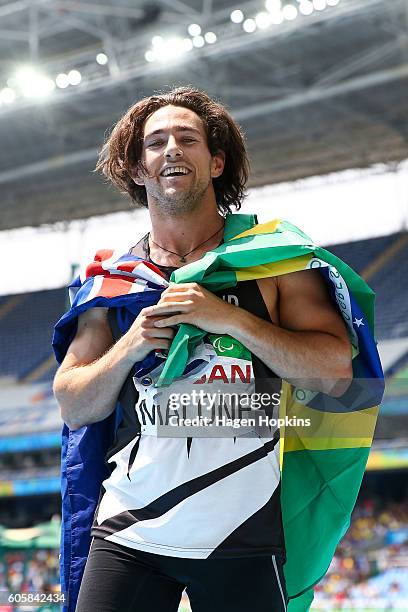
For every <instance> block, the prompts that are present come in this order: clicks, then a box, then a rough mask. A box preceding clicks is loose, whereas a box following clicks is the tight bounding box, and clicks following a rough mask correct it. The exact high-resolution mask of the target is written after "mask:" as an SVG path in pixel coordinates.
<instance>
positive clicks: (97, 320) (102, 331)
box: [57, 307, 114, 374]
mask: <svg viewBox="0 0 408 612" xmlns="http://www.w3.org/2000/svg"><path fill="white" fill-rule="evenodd" d="M113 344H114V340H113V337H112V332H111V330H110V326H109V322H108V308H103V307H96V308H89V309H88V310H86V311H85V312H83V313H81V314H80V315H79V317H78V326H77V331H76V334H75V337H74V339H73V340H72V342H71V344H70V346H69V348H68V351H67V354H66V356H65V359H64V361H63V362H62V364H61V366H60V368H59V370H58V372H57V374H58V373H61V372H63V371H65V370H67V369H70V368H73V367H77V366H80V365H86V364H89V363H92V362H93V361H95V360H96V359H98V358H99V357H101V356H102V355H103V354H104V353H105V352H106V351H107V350H108V349H109V348H110V347H111V346H112V345H113Z"/></svg>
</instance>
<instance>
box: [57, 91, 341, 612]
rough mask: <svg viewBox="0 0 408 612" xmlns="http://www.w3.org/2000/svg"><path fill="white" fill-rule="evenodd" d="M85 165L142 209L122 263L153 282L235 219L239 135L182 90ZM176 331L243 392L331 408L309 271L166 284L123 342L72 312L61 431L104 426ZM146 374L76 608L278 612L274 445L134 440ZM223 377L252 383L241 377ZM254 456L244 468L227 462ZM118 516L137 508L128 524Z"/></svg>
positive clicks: (329, 338)
mask: <svg viewBox="0 0 408 612" xmlns="http://www.w3.org/2000/svg"><path fill="white" fill-rule="evenodd" d="M97 168H98V169H101V170H103V171H104V173H105V174H106V175H107V176H108V177H109V178H110V179H111V180H112V181H113V182H114V184H116V185H117V186H118V187H119V189H121V190H122V191H126V192H127V193H128V194H129V195H130V196H131V197H132V199H133V200H135V201H138V202H139V203H142V204H144V205H147V206H148V209H149V214H150V218H151V225H152V229H151V231H150V232H149V234H148V235H147V236H146V237H144V239H142V240H141V241H140V242H139V243H138V244H137V245H136V246H135V247H133V249H132V251H131V254H132V255H135V256H138V257H141V258H143V259H146V260H148V261H149V260H150V262H152V263H153V264H154V265H155V266H157V268H158V269H159V270H160V271H161V273H162V274H164V275H165V276H167V278H169V274H170V273H171V271H172V270H174V269H176V268H178V267H181V266H183V265H185V264H189V263H191V262H194V261H197V260H199V259H200V258H202V256H203V255H204V254H205V253H206V252H208V251H211V250H213V249H215V248H216V247H218V246H219V245H220V244H221V243H222V240H223V231H224V223H225V214H228V213H229V212H230V208H231V206H232V205H235V207H236V208H237V209H239V207H240V204H241V201H242V199H243V190H244V187H245V182H246V179H247V174H248V170H247V169H248V162H247V157H246V153H245V147H244V142H243V137H242V134H241V132H240V130H239V128H238V126H237V125H236V124H235V123H234V121H233V120H232V118H231V117H230V116H229V115H228V113H227V111H226V110H225V109H224V108H223V107H222V106H221V105H220V104H218V103H216V102H214V101H213V100H211V99H210V98H209V97H208V96H207V95H206V94H204V93H203V92H199V91H197V90H194V89H190V88H179V89H176V90H173V91H171V92H169V93H167V94H164V95H161V96H152V97H150V98H146V99H145V100H142V101H141V102H139V103H137V104H135V105H134V106H133V107H132V108H130V109H129V111H128V112H127V113H126V115H125V116H124V117H123V118H122V119H121V120H120V121H119V122H118V124H117V125H116V127H115V129H114V131H113V133H112V135H111V137H110V139H109V140H108V142H107V144H106V145H105V147H104V149H103V150H102V153H101V157H100V160H99V164H98V166H97ZM228 296H230V297H228ZM223 297H224V298H225V299H223ZM180 323H191V324H194V325H195V326H197V327H199V328H201V329H202V330H204V331H205V332H207V333H208V338H209V339H210V340H208V342H209V343H210V344H211V342H212V340H211V338H213V337H214V335H228V336H229V337H232V338H233V339H235V341H236V342H237V346H239V347H241V348H240V350H241V349H242V350H241V354H240V355H241V356H240V357H239V364H240V366H239V367H241V366H242V368H243V369H242V370H238V369H236V370H235V372H238V371H239V372H246V371H249V372H250V373H251V376H250V378H251V379H252V378H255V379H258V383H259V382H260V381H261V380H263V381H271V380H272V381H273V383H274V384H275V383H276V381H281V380H282V379H286V380H288V381H292V380H293V381H294V380H296V381H297V382H299V380H301V381H305V386H306V388H309V389H314V390H317V391H322V392H324V393H327V394H329V395H332V396H334V397H336V396H340V395H341V394H343V393H344V392H345V390H346V389H347V385H348V384H349V381H350V380H351V377H352V368H351V348H350V342H349V339H348V335H347V330H346V327H345V324H344V322H343V320H342V318H341V316H340V315H339V313H338V312H337V311H336V309H335V307H334V306H333V304H332V301H331V300H330V298H329V295H328V292H327V289H326V286H325V283H324V281H323V279H322V278H321V277H320V274H319V273H318V272H317V271H314V270H302V271H301V272H292V273H290V274H282V275H280V276H276V277H273V278H265V279H262V280H257V281H248V282H247V283H246V284H245V283H239V289H237V291H236V292H235V293H233V292H230V293H228V295H226V294H225V292H218V294H217V292H216V293H213V292H210V291H209V290H207V289H205V288H204V287H202V286H200V285H199V284H197V283H178V284H170V285H169V286H168V287H167V288H166V289H165V290H164V291H163V293H162V294H161V297H160V300H159V301H158V303H157V304H155V305H152V306H149V307H146V308H144V309H142V311H141V312H140V314H139V315H138V316H137V317H136V318H135V320H134V322H133V323H132V325H131V326H130V327H129V329H128V330H127V331H126V333H124V334H123V335H120V334H115V332H114V325H115V323H114V321H112V319H111V318H109V319H108V309H107V308H90V309H89V310H87V311H85V312H84V313H83V314H81V315H80V317H79V320H78V328H77V332H76V335H75V338H74V339H73V341H72V343H71V345H70V348H69V350H68V352H67V355H66V357H65V359H64V361H63V363H62V365H61V367H60V369H59V370H58V372H57V375H56V377H55V380H54V393H55V395H56V398H57V400H58V402H59V404H60V407H61V415H62V418H63V420H64V421H65V423H66V424H67V425H68V426H69V428H70V429H71V430H76V429H79V428H80V427H82V426H83V425H86V424H89V423H95V422H98V421H101V420H103V419H105V418H106V417H108V416H109V415H110V414H111V413H112V412H113V411H114V409H115V406H116V402H117V399H118V396H119V394H120V393H121V392H123V389H124V385H125V383H126V381H128V382H129V372H130V370H131V368H132V366H133V365H134V364H135V363H136V362H142V361H143V360H144V359H145V358H146V357H147V356H148V355H149V354H150V353H151V352H152V351H153V350H156V351H157V350H158V351H168V350H169V348H170V345H171V342H172V339H173V337H174V334H175V326H177V325H178V324H180ZM115 335H116V337H115V338H114V336H115ZM220 337H221V336H220ZM115 340H116V341H115ZM210 344H208V345H207V346H210ZM210 348H211V350H214V351H216V348H217V347H216V344H215V343H214V342H213V344H212V345H211V347H210ZM221 350H222V351H226V350H227V347H225V346H224V347H223V348H222V349H221ZM216 354H217V355H218V357H219V358H220V360H221V358H222V355H221V353H220V352H219V351H218V353H216ZM211 363H212V362H211ZM223 363H225V361H224V362H223ZM235 367H236V368H238V365H237V364H235ZM246 368H249V370H248V369H246ZM159 371H160V368H159V369H158V371H156V370H154V371H153V372H152V373H151V376H150V378H149V380H148V382H147V383H146V382H145V379H144V378H140V379H136V380H135V379H134V381H133V382H134V384H135V389H136V395H134V399H133V400H131V401H129V402H128V404H127V408H126V410H127V418H128V421H127V424H126V425H125V426H124V427H122V430H121V439H117V440H116V442H115V444H114V445H113V447H112V448H111V449H110V451H109V453H108V455H107V459H108V461H109V462H111V463H112V465H113V464H114V463H116V467H115V468H114V469H113V471H112V473H111V476H110V478H109V479H108V480H107V481H104V485H103V488H102V490H101V496H100V500H99V504H98V509H97V511H96V513H95V521H94V525H93V529H92V535H93V541H92V545H91V550H90V553H89V558H88V562H87V565H86V568H85V573H84V577H83V580H82V585H81V591H80V595H79V599H78V605H77V610H78V611H79V612H84V611H85V610H88V609H89V608H90V606H91V605H92V606H94V607H96V608H97V609H98V610H99V611H100V612H105V611H108V610H109V611H110V610H112V611H113V610H121V611H125V610H129V612H130V610H133V609H138V610H139V609H140V610H148V609H154V610H155V611H157V612H159V611H160V610H163V611H170V610H177V608H178V604H179V601H180V598H181V594H182V591H183V589H184V588H186V589H187V593H188V595H189V598H190V601H191V605H192V608H193V610H194V612H204V611H207V610H215V611H217V610H219V611H220V612H221V610H222V611H223V612H227V611H229V610H231V611H232V610H245V611H246V610H249V609H252V610H255V611H261V610H271V609H272V610H274V611H275V612H278V611H280V610H286V605H287V595H286V590H285V583H284V578H283V572H282V566H283V563H284V560H285V550H284V548H285V547H284V539H283V532H282V525H281V516H280V505H279V504H280V502H279V494H280V482H279V444H278V440H277V437H276V436H275V438H274V439H273V440H270V441H269V442H267V443H263V442H262V441H260V439H258V438H257V439H254V438H239V437H238V438H237V439H235V437H234V439H233V440H232V439H231V438H229V439H228V438H225V439H224V438H223V439H212V438H197V439H194V441H192V440H191V438H188V439H187V446H186V445H185V441H183V440H182V439H180V438H174V439H166V438H159V437H155V436H154V435H151V434H150V435H149V434H148V435H144V434H143V431H144V430H143V428H141V427H140V425H141V423H140V421H141V419H142V417H143V414H142V408H143V406H145V404H143V401H149V399H148V398H150V399H151V391H152V389H153V387H154V385H152V384H151V383H152V382H154V381H155V380H156V379H157V378H155V376H156V375H157V374H158V373H159ZM219 372H221V370H219V371H218V376H217V378H218V380H220V378H221V379H222V381H223V382H224V380H223V376H224V375H221V374H219ZM200 373H201V371H200ZM209 376H210V371H209V370H208V369H207V370H205V374H204V377H208V378H207V380H209ZM145 378H146V377H145ZM202 378H203V377H201V378H200V379H199V380H198V379H197V377H194V376H190V378H189V379H188V380H189V381H190V384H196V383H197V382H200V381H201V380H202ZM214 378H215V376H214ZM225 382H230V380H225ZM238 382H242V385H243V388H244V389H247V390H253V388H254V387H253V386H251V383H250V382H249V380H247V379H246V378H245V376H243V377H241V378H240V381H238ZM245 385H247V386H245ZM255 388H256V387H255ZM274 388H276V385H275V387H274ZM149 393H150V395H149ZM143 394H145V396H143ZM143 397H145V398H146V400H143V401H142V398H143ZM135 414H136V415H137V418H136V417H135ZM132 419H133V420H132ZM260 452H262V455H259V453H260ZM254 453H255V454H256V453H258V455H257V457H258V456H259V460H257V461H255V460H254V461H253V462H247V463H245V464H243V463H242V461H243V459H244V458H245V457H249V456H254ZM240 462H241V463H240ZM228 466H234V467H233V468H231V469H230V467H228ZM226 470H227V473H226ZM228 470H230V471H228ZM203 483H204V484H203ZM183 487H184V489H183ZM186 487H187V489H188V491H187V492H185V489H186ZM180 491H181V493H180ZM172 498H174V499H173V501H172ZM174 500H176V501H174ZM131 509H139V510H138V512H139V514H137V511H136V510H135V512H134V513H133V515H132V516H136V518H137V520H136V521H132V520H129V512H130V510H131ZM135 513H136V515H135Z"/></svg>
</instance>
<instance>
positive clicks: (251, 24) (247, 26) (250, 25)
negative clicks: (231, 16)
mask: <svg viewBox="0 0 408 612" xmlns="http://www.w3.org/2000/svg"><path fill="white" fill-rule="evenodd" d="M242 27H243V28H244V30H245V32H248V33H249V34H250V33H251V32H255V30H256V22H255V19H245V21H244V23H243V24H242Z"/></svg>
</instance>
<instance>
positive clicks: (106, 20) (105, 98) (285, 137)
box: [0, 0, 408, 230]
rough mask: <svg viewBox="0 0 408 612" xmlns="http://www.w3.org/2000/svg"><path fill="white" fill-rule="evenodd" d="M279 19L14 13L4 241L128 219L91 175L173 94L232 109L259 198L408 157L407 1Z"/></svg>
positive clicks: (19, 1) (31, 8) (7, 81)
mask: <svg viewBox="0 0 408 612" xmlns="http://www.w3.org/2000/svg"><path fill="white" fill-rule="evenodd" d="M278 5H279V0H268V2H267V7H268V10H267V9H266V8H265V4H264V2H263V0H251V1H249V2H245V1H243V2H242V3H239V2H238V1H235V0H234V2H232V0H217V2H215V1H214V0H151V1H150V2H147V1H146V2H140V1H138V0H135V1H133V2H132V1H131V0H115V2H114V3H108V2H107V1H106V0H102V1H101V2H96V0H78V1H74V0H13V1H4V0H3V1H0V57H1V61H0V134H1V147H0V189H1V197H0V229H3V230H4V229H10V228H15V227H22V226H27V225H32V226H38V225H41V224H46V223H53V222H56V221H63V220H72V219H85V218H87V217H90V216H92V215H97V214H103V213H109V212H115V211H120V210H129V209H130V206H131V205H130V202H129V200H128V198H126V197H125V196H122V195H121V194H119V193H118V192H116V191H115V190H114V189H113V188H108V187H107V186H106V184H105V183H104V181H103V179H102V178H101V177H99V176H98V175H96V174H94V173H92V170H93V169H94V167H95V162H96V158H97V153H98V150H99V149H100V147H101V145H102V143H103V140H104V136H105V135H106V133H107V132H108V131H109V130H110V128H111V127H112V126H113V125H114V124H115V122H116V121H117V120H118V118H119V117H120V116H121V115H122V113H123V112H124V111H125V110H126V109H127V108H128V107H129V106H130V105H131V104H132V103H134V102H135V101H136V100H138V99H140V98H141V97H143V96H145V95H150V94H151V93H153V92H154V91H159V90H163V89H166V88H168V87H169V86H174V85H186V84H192V85H194V86H196V87H199V88H202V89H204V90H206V91H207V92H208V93H210V94H211V95H214V96H215V97H217V98H218V99H219V100H221V101H222V102H224V103H225V104H226V105H227V106H228V107H229V109H230V110H231V112H232V115H233V116H234V117H235V118H236V119H237V120H238V121H239V122H240V123H241V125H242V126H243V128H244V131H245V133H246V137H247V141H248V146H249V152H250V158H251V165H252V175H251V181H250V184H249V185H250V186H260V185H265V184H273V183H278V182H282V181H291V180H295V179H298V178H304V177H308V176H311V175H316V174H326V173H330V172H333V171H337V170H341V169H346V168H363V167H364V168H366V167H370V166H372V165H374V164H377V163H380V162H382V163H390V164H395V163H398V162H399V161H401V160H403V159H405V158H406V157H408V155H407V137H408V105H407V104H406V100H407V98H408V78H407V77H408V36H407V24H408V5H407V2H406V0H392V2H387V1H386V0H340V1H339V0H313V5H312V4H311V2H310V1H309V0H300V2H298V1H297V0H286V2H282V6H281V9H280V11H279V10H278V9H279V6H278ZM287 5H292V8H291V9H290V8H287ZM325 7H326V8H325ZM312 9H314V10H312ZM239 10H240V11H242V13H243V15H241V14H240V13H237V12H236V13H235V17H234V19H235V21H239V20H240V19H242V18H243V19H244V21H243V23H236V22H233V21H232V20H231V12H232V11H239ZM307 12H309V13H310V14H304V13H307ZM296 13H297V14H296ZM279 21H281V23H279ZM271 22H272V23H271ZM191 24H196V26H200V27H199V28H198V27H195V28H191V27H190V28H189V26H190V25H191ZM200 28H201V32H200ZM244 28H245V29H244ZM209 33H211V34H209ZM214 35H215V36H214ZM154 37H155V38H154ZM160 37H161V38H160ZM152 41H153V42H152ZM97 56H98V60H96V58H97ZM30 67H31V72H30ZM33 68H34V70H37V73H35V72H33V71H32V70H33ZM41 75H42V76H41ZM46 91H47V92H48V94H47V95H46V96H45V97H44V95H42V96H41V95H40V93H41V92H42V94H45V92H46Z"/></svg>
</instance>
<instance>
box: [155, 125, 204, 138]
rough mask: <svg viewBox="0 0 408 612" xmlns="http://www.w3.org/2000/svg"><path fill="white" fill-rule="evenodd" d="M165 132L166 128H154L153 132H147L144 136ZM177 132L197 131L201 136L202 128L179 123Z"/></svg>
mask: <svg viewBox="0 0 408 612" xmlns="http://www.w3.org/2000/svg"><path fill="white" fill-rule="evenodd" d="M163 132H165V130H164V129H162V128H159V129H158V130H154V131H153V132H150V133H149V134H146V136H145V137H144V138H145V139H146V138H149V137H150V136H154V135H155V134H162V133H163ZM176 132H195V133H196V134H199V135H200V136H201V132H200V130H197V129H196V128H194V127H191V126H190V125H178V126H177V127H176Z"/></svg>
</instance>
